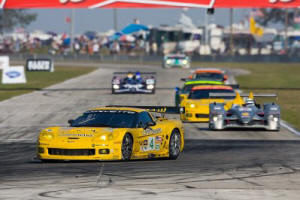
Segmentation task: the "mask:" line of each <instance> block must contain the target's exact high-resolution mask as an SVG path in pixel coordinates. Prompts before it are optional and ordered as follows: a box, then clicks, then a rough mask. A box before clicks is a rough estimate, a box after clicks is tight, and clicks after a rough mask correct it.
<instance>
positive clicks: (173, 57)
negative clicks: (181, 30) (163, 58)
mask: <svg viewBox="0 0 300 200" xmlns="http://www.w3.org/2000/svg"><path fill="white" fill-rule="evenodd" d="M167 59H176V60H185V59H186V57H183V56H170V57H168V58H167Z"/></svg>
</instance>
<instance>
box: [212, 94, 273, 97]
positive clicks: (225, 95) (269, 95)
mask: <svg viewBox="0 0 300 200" xmlns="http://www.w3.org/2000/svg"><path fill="white" fill-rule="evenodd" d="M240 96H241V97H249V94H245V93H243V94H240ZM209 97H214V98H221V97H236V94H232V93H231V94H230V93H209ZM253 97H275V98H277V97H278V96H277V94H273V93H256V94H255V93H254V94H253Z"/></svg>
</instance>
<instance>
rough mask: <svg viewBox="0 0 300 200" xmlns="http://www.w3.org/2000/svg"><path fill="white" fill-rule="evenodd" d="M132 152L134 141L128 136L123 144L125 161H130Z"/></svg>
mask: <svg viewBox="0 0 300 200" xmlns="http://www.w3.org/2000/svg"><path fill="white" fill-rule="evenodd" d="M131 152H132V139H131V137H130V136H129V135H126V136H125V137H124V139H123V143H122V155H123V158H124V159H125V160H128V159H130V156H131Z"/></svg>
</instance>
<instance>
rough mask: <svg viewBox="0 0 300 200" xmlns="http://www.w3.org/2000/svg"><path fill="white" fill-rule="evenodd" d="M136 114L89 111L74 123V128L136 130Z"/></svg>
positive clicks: (116, 111)
mask: <svg viewBox="0 0 300 200" xmlns="http://www.w3.org/2000/svg"><path fill="white" fill-rule="evenodd" d="M137 116H138V114H137V113H136V112H132V111H119V110H95V111H88V112H86V113H84V114H83V115H82V116H80V117H78V118H77V119H75V120H74V122H73V123H72V125H71V126H72V127H112V128H134V127H136V124H137Z"/></svg>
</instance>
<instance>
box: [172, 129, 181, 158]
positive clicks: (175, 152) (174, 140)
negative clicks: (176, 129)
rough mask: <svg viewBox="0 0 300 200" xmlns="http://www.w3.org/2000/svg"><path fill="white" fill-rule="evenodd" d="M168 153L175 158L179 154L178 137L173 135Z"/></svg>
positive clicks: (176, 134) (175, 134)
mask: <svg viewBox="0 0 300 200" xmlns="http://www.w3.org/2000/svg"><path fill="white" fill-rule="evenodd" d="M170 152H171V155H172V156H177V155H178V154H179V152H180V136H179V134H178V133H174V134H173V135H172V137H171V141H170Z"/></svg>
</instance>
